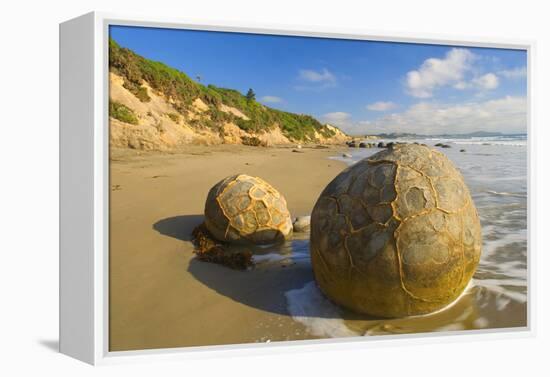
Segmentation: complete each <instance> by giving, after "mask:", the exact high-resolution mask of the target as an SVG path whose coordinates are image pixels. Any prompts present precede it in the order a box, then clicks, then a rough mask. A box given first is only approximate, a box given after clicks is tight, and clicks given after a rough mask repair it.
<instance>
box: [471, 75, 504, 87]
mask: <svg viewBox="0 0 550 377" xmlns="http://www.w3.org/2000/svg"><path fill="white" fill-rule="evenodd" d="M472 83H473V84H474V85H475V86H477V87H478V88H480V89H482V90H492V89H496V88H497V87H498V84H499V80H498V77H497V75H495V74H494V73H487V74H485V75H483V76H480V77H476V78H474V79H473V80H472Z"/></svg>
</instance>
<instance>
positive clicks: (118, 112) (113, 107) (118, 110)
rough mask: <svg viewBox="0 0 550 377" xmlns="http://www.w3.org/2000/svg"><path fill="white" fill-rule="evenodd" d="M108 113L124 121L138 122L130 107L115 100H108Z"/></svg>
mask: <svg viewBox="0 0 550 377" xmlns="http://www.w3.org/2000/svg"><path fill="white" fill-rule="evenodd" d="M109 115H110V116H112V117H113V118H115V119H118V120H120V121H121V122H124V123H130V124H138V119H137V117H136V114H134V112H133V111H132V109H130V108H128V107H126V106H124V105H123V104H121V103H118V102H115V101H109Z"/></svg>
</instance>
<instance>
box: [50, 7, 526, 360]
mask: <svg viewBox="0 0 550 377" xmlns="http://www.w3.org/2000/svg"><path fill="white" fill-rule="evenodd" d="M532 48H533V46H532V44H531V43H526V42H509V41H504V42H503V41H492V40H491V41H487V40H481V39H480V40H469V41H465V40H459V39H457V40H447V39H446V40H443V39H442V40H437V39H427V38H423V37H422V36H417V35H414V34H412V35H407V36H404V35H384V34H376V33H372V34H369V35H367V34H365V33H364V32H361V31H349V30H315V29H310V28H305V27H304V28H302V29H300V28H296V30H289V29H286V28H278V27H267V26H264V27H254V28H252V27H250V26H247V25H235V24H218V25H204V24H199V23H185V22H179V21H174V20H152V19H142V18H127V17H122V16H114V15H106V14H100V13H91V14H87V15H84V16H81V17H79V18H76V19H74V20H70V21H67V22H65V23H63V24H61V27H60V77H61V82H60V93H61V98H60V102H61V107H60V119H61V126H60V127H61V132H60V138H61V139H60V145H61V151H60V171H61V185H60V186H61V212H60V213H61V215H60V216H61V242H60V244H61V248H60V270H61V276H60V295H61V306H60V328H61V330H60V332H61V333H60V349H61V352H63V353H66V354H68V355H71V356H73V357H76V358H78V359H81V360H84V361H86V362H89V363H93V364H95V363H105V362H116V361H121V360H133V359H143V358H145V359H147V358H159V357H177V358H181V357H185V356H186V355H191V354H194V355H196V352H198V351H200V352H205V354H207V355H216V354H218V353H219V352H236V353H238V352H243V350H246V352H249V353H250V352H273V351H274V350H278V351H285V350H286V351H288V350H293V349H295V347H306V348H310V347H333V346H337V345H340V346H341V345H351V344H353V345H355V346H363V347H364V346H371V345H373V344H374V345H375V344H379V343H380V342H390V343H391V342H421V341H426V339H433V337H443V338H445V339H450V340H452V339H454V338H455V337H457V336H469V337H490V336H492V335H494V334H499V336H501V335H502V333H506V334H509V335H510V334H519V335H525V334H530V332H531V330H532V318H531V315H530V314H531V313H530V310H529V308H530V305H531V304H532V303H531V300H530V292H531V289H532V287H531V286H530V284H529V281H530V269H529V266H530V264H531V262H532V255H531V254H532V253H531V251H530V249H529V229H530V227H529V226H528V224H529V219H530V212H529V206H530V204H529V203H530V201H531V200H532V195H531V194H530V191H529V188H530V184H529V182H530V174H529V172H530V164H529V155H530V148H531V144H530V141H531V140H532V137H533V134H532V132H533V129H532V127H531V125H530V113H531V109H530V106H531V102H530V85H529V82H530V80H531V79H532V70H531V66H530V56H531V54H532Z"/></svg>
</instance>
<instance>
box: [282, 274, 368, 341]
mask: <svg viewBox="0 0 550 377" xmlns="http://www.w3.org/2000/svg"><path fill="white" fill-rule="evenodd" d="M285 296H286V300H287V309H288V312H289V313H290V315H291V316H292V318H293V319H294V320H295V321H297V322H300V323H301V324H303V325H304V326H305V327H306V328H307V330H308V332H309V333H310V334H311V335H314V336H319V337H329V338H340V337H347V336H358V335H360V334H358V333H356V332H355V331H352V330H350V329H349V328H348V327H347V326H346V324H345V322H344V320H343V319H342V310H341V309H340V308H339V307H337V306H336V305H334V304H333V303H332V302H330V301H329V300H328V299H327V298H326V297H325V296H324V295H323V294H322V293H321V291H320V290H319V288H317V284H315V282H314V281H310V282H309V283H307V284H305V285H304V286H303V287H302V288H299V289H293V290H291V291H288V292H286V293H285Z"/></svg>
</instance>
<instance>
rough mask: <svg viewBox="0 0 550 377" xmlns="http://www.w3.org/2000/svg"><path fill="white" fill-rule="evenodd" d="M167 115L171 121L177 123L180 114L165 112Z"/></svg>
mask: <svg viewBox="0 0 550 377" xmlns="http://www.w3.org/2000/svg"><path fill="white" fill-rule="evenodd" d="M166 115H168V118H170V119H172V121H173V122H176V123H178V122H179V121H180V116H179V114H176V113H168V114H166Z"/></svg>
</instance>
